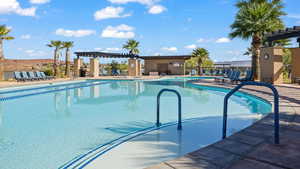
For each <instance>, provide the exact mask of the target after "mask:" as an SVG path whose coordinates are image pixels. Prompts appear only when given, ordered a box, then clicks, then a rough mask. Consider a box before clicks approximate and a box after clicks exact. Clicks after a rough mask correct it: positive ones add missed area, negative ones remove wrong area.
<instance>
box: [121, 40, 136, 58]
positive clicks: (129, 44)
mask: <svg viewBox="0 0 300 169" xmlns="http://www.w3.org/2000/svg"><path fill="white" fill-rule="evenodd" d="M139 44H140V42H138V41H136V40H133V39H129V40H128V41H127V42H126V44H124V45H123V49H127V50H129V53H130V54H136V55H137V54H139V53H140V51H139V49H138V47H139Z"/></svg>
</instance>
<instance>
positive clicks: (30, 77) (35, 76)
mask: <svg viewBox="0 0 300 169" xmlns="http://www.w3.org/2000/svg"><path fill="white" fill-rule="evenodd" d="M14 76H15V79H16V80H17V81H24V82H25V81H34V80H52V79H54V77H53V76H47V75H46V74H45V73H44V72H25V71H22V72H14Z"/></svg>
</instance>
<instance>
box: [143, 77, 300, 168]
mask: <svg viewBox="0 0 300 169" xmlns="http://www.w3.org/2000/svg"><path fill="white" fill-rule="evenodd" d="M195 84H199V85H206V86H215V87H222V88H233V87H234V86H233V85H231V84H227V83H226V84H225V83H215V82H214V81H213V80H199V81H197V82H195ZM276 88H277V90H278V92H279V94H280V144H279V145H275V144H274V143H273V141H274V139H273V128H274V126H273V114H272V113H270V114H269V115H267V116H266V117H265V118H263V119H262V120H260V121H258V122H256V123H255V124H254V125H252V126H250V127H248V128H246V129H244V130H242V131H240V132H237V133H235V134H234V135H232V136H230V137H227V138H226V139H224V140H222V141H219V142H217V143H215V144H212V145H209V146H207V147H204V148H201V149H199V150H197V151H194V152H191V153H188V154H186V155H185V156H183V157H180V158H177V159H174V160H170V161H166V162H163V163H161V164H158V165H156V166H152V167H149V168H147V169H204V168H209V169H213V168H216V169H217V168H232V169H238V168H243V169H252V168H272V169H281V168H282V169H283V168H285V169H291V168H295V169H296V168H300V161H299V159H300V148H299V147H300V94H299V87H298V86H294V85H276ZM242 91H243V92H247V93H249V94H253V95H256V96H258V97H261V98H263V99H266V100H268V101H269V102H273V95H272V93H271V91H269V89H267V88H263V87H257V86H255V87H245V88H243V89H242ZM228 113H229V114H228V115H229V116H230V111H229V112H228Z"/></svg>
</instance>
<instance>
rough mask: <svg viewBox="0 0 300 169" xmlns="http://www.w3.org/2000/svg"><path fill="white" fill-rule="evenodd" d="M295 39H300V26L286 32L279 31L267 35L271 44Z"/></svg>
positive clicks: (287, 29)
mask: <svg viewBox="0 0 300 169" xmlns="http://www.w3.org/2000/svg"><path fill="white" fill-rule="evenodd" d="M294 37H300V26H294V27H293V28H286V29H285V30H278V31H274V32H271V33H266V34H265V38H266V40H267V41H268V42H269V43H270V44H271V43H272V41H276V40H281V39H288V38H294Z"/></svg>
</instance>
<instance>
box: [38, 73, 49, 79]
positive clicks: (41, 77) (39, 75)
mask: <svg viewBox="0 0 300 169" xmlns="http://www.w3.org/2000/svg"><path fill="white" fill-rule="evenodd" d="M35 75H36V77H38V78H39V80H47V79H46V78H44V77H43V76H42V74H41V72H35Z"/></svg>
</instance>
